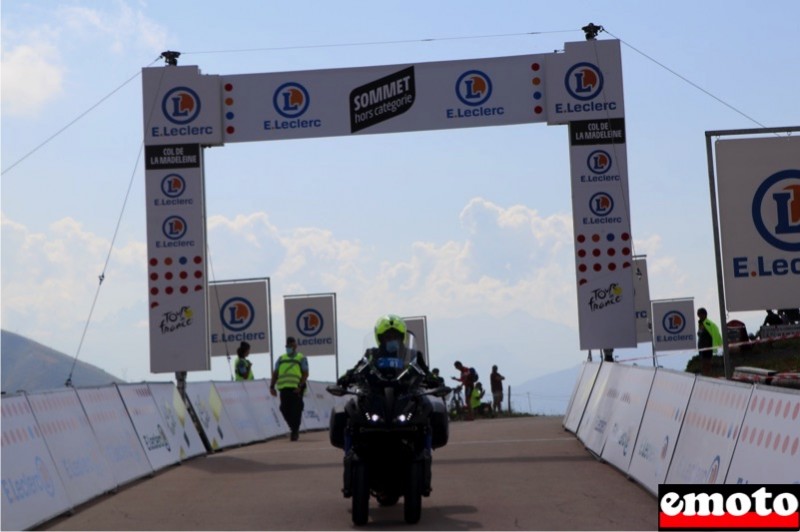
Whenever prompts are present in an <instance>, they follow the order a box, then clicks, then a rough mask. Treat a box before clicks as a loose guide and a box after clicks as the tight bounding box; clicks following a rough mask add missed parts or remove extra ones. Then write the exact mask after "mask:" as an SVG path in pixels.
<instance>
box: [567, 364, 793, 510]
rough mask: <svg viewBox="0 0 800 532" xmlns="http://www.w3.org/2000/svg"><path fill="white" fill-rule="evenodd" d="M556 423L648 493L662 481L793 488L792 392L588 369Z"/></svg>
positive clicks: (613, 367) (638, 370)
mask: <svg viewBox="0 0 800 532" xmlns="http://www.w3.org/2000/svg"><path fill="white" fill-rule="evenodd" d="M587 390H588V392H587ZM576 420H577V421H576ZM563 425H564V428H565V429H566V430H568V431H570V432H572V433H574V434H575V435H576V436H577V438H578V439H579V440H580V441H581V442H582V443H583V444H584V445H585V446H586V448H587V450H589V451H590V452H592V453H593V454H595V455H597V456H598V457H600V458H602V459H603V460H605V461H607V462H608V463H609V464H611V465H613V466H614V467H616V468H617V469H619V470H620V471H622V472H623V473H625V474H626V475H628V476H630V477H631V478H633V479H634V480H636V481H637V482H639V483H640V484H641V485H642V486H644V487H645V488H646V489H647V490H648V491H650V492H651V493H652V494H653V495H655V494H657V492H658V485H659V484H662V483H668V484H674V483H679V484H723V483H725V484H746V483H751V484H752V483H764V484H775V483H783V484H792V483H800V391H797V390H793V389H788V388H780V387H775V386H769V385H763V384H752V383H742V382H734V381H726V380H721V379H711V378H706V377H699V376H695V375H692V374H689V373H679V372H675V371H671V370H664V369H662V368H658V369H655V368H645V367H634V366H628V365H624V364H618V363H598V362H587V363H585V365H584V368H583V370H582V372H581V377H580V379H579V383H578V385H577V386H576V387H575V390H574V391H573V396H572V398H571V400H570V405H569V407H568V409H567V413H566V415H565V416H564V421H563Z"/></svg>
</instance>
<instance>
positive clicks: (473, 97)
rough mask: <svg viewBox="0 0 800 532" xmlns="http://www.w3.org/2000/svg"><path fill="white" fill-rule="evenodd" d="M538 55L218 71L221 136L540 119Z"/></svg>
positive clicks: (233, 138)
mask: <svg viewBox="0 0 800 532" xmlns="http://www.w3.org/2000/svg"><path fill="white" fill-rule="evenodd" d="M544 59H545V56H544V55H523V56H516V57H498V58H486V59H468V60H459V61H446V62H432V63H417V64H404V65H384V66H374V67H360V68H343V69H335V70H311V71H302V72H277V73H266V74H242V75H234V76H224V77H223V81H222V87H223V97H224V98H225V101H224V103H223V112H224V113H225V118H224V141H225V142H226V143H229V142H245V141H258V140H280V139H297V138H311V137H330V136H337V135H351V134H370V133H395V132H402V131H425V130H434V129H453V128H464V127H479V126H499V125H507V124H525V123H532V122H543V121H544V120H545V111H546V107H545V102H544V90H543V89H544V75H543V73H544Z"/></svg>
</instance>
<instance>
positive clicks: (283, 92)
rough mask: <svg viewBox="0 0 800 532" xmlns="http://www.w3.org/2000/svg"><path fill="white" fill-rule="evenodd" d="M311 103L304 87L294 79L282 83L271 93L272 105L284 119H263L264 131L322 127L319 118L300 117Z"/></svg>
mask: <svg viewBox="0 0 800 532" xmlns="http://www.w3.org/2000/svg"><path fill="white" fill-rule="evenodd" d="M309 105H311V98H310V97H309V95H308V91H307V90H306V88H305V87H304V86H303V85H301V84H299V83H295V82H294V81H290V82H288V83H284V84H283V85H281V86H280V87H278V88H277V89H275V92H274V93H273V95H272V107H273V108H274V109H275V112H276V113H278V114H279V115H281V116H282V117H284V118H286V120H264V129H265V130H266V131H277V130H286V129H310V128H317V127H322V120H321V119H319V118H311V119H309V118H302V116H303V115H304V114H305V113H306V111H308V107H309Z"/></svg>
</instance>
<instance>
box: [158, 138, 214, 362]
mask: <svg viewBox="0 0 800 532" xmlns="http://www.w3.org/2000/svg"><path fill="white" fill-rule="evenodd" d="M145 157H146V171H145V193H146V197H147V275H148V281H149V284H148V288H149V302H150V305H149V310H150V312H149V314H150V371H151V372H152V373H166V372H174V371H196V370H201V371H204V370H209V369H211V366H210V358H209V356H208V313H207V309H206V284H207V275H206V261H207V256H206V216H205V192H204V190H205V189H204V184H203V151H202V149H201V148H200V145H199V144H170V145H157V146H146V148H145Z"/></svg>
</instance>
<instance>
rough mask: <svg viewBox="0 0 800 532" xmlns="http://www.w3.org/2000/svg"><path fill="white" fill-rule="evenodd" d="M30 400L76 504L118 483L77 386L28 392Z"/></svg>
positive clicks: (71, 497) (71, 498)
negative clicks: (96, 436) (79, 396)
mask: <svg viewBox="0 0 800 532" xmlns="http://www.w3.org/2000/svg"><path fill="white" fill-rule="evenodd" d="M28 402H29V403H30V405H31V410H33V416H34V417H35V418H36V423H37V424H38V425H39V429H40V430H41V431H42V435H43V436H44V440H45V442H46V443H47V448H48V449H50V454H51V455H52V456H53V462H55V464H56V469H57V470H58V473H59V475H61V480H62V481H63V482H64V487H65V488H66V489H67V496H68V497H69V499H70V501H71V502H72V504H73V505H74V506H77V505H79V504H81V503H84V502H86V501H88V500H89V499H92V498H93V497H95V496H97V495H100V494H102V493H106V492H107V491H110V490H112V489H114V488H115V487H116V486H117V485H116V483H115V482H114V476H113V475H112V474H111V468H110V467H109V466H108V462H106V459H105V456H104V455H103V451H102V450H101V449H100V446H99V445H98V443H97V440H96V439H95V437H94V433H92V428H91V426H90V425H89V419H88V418H87V417H86V413H85V412H84V411H83V407H82V406H81V402H80V400H79V399H78V394H77V393H75V390H74V389H72V388H68V389H65V390H58V391H53V392H44V393H37V394H33V395H29V396H28Z"/></svg>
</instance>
